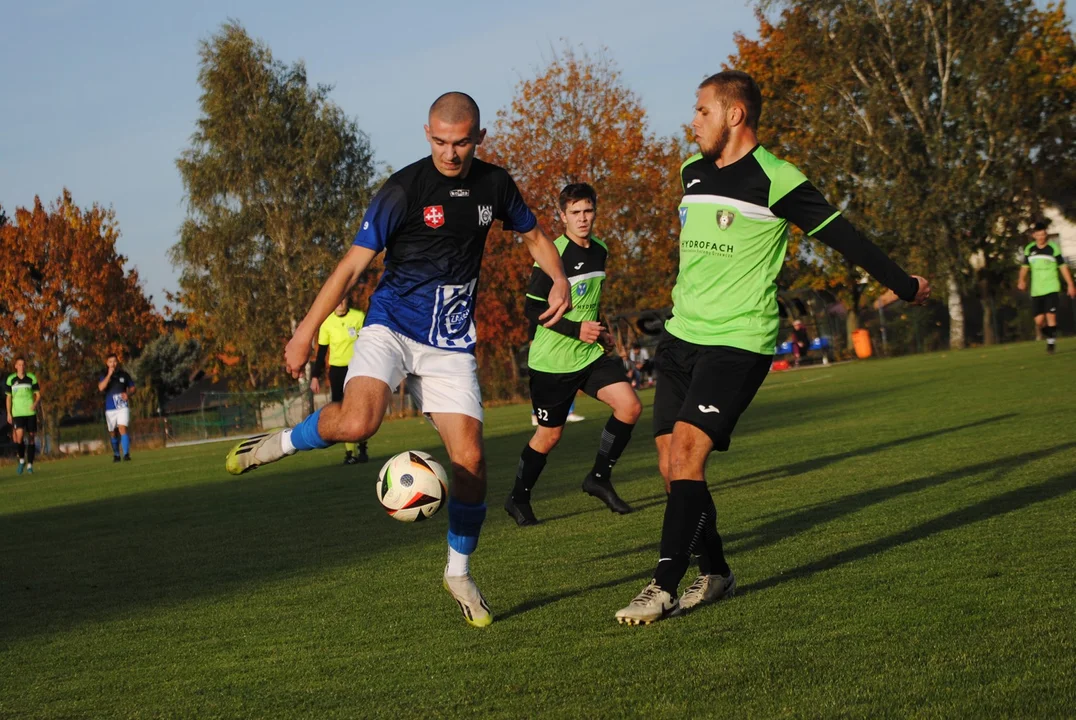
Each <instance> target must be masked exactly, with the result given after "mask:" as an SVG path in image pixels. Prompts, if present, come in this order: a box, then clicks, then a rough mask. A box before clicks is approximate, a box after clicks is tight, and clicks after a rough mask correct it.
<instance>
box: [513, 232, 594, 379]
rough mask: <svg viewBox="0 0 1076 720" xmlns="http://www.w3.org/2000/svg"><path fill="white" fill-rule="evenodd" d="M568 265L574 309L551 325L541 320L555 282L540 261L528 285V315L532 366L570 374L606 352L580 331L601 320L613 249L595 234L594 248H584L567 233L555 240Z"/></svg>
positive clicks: (537, 368)
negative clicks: (585, 339) (600, 307)
mask: <svg viewBox="0 0 1076 720" xmlns="http://www.w3.org/2000/svg"><path fill="white" fill-rule="evenodd" d="M553 244H554V245H556V247H557V251H558V252H559V253H560V259H561V262H562V263H563V264H564V274H565V275H567V276H568V284H569V285H571V287H572V291H571V292H572V309H571V310H569V311H568V312H566V313H565V314H564V317H563V318H562V319H561V320H560V321H559V322H557V324H556V325H554V326H553V327H551V328H547V327H543V326H542V325H541V323H539V322H538V315H540V314H541V313H543V312H545V310H546V309H547V308H548V307H549V304H548V298H549V291H550V290H551V289H552V287H553V281H552V280H551V279H550V277H549V276H548V275H546V274H545V272H543V271H542V269H541V268H540V267H538V264H537V263H535V265H534V271H533V272H532V273H531V281H530V285H528V286H527V317H528V318H529V319H530V321H531V331H532V342H531V349H530V356H529V359H528V365H529V366H530V367H531V368H533V369H535V370H539V371H541V372H548V373H570V372H575V371H577V370H582V369H583V368H585V367H586V366H587V365H590V364H591V363H592V362H594V361H595V360H597V359H598V358H600V357H601V356H602V355H604V354H605V349H604V348H602V346H601V344H600V343H585V342H583V341H582V340H580V339H579V330H580V328H581V327H582V324H583V322H585V321H588V320H590V321H596V320H597V319H598V304H599V303H600V302H601V296H602V283H603V282H604V281H605V259H606V257H607V256H608V254H609V249H608V248H607V247H606V246H605V243H603V242H602V241H601V240H599V239H598V238H596V237H593V236H591V238H590V247H583V246H582V245H577V244H576V243H574V242H572V241H571V240H569V239H568V238H567V237H565V236H564V235H561V236H560V237H559V238H557V239H556V240H554V241H553Z"/></svg>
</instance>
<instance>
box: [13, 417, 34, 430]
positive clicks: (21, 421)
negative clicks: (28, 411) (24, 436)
mask: <svg viewBox="0 0 1076 720" xmlns="http://www.w3.org/2000/svg"><path fill="white" fill-rule="evenodd" d="M11 419H12V421H13V422H12V424H11V426H12V427H13V428H15V429H16V430H25V431H26V432H32V433H35V432H37V415H16V416H15V417H13V418H11Z"/></svg>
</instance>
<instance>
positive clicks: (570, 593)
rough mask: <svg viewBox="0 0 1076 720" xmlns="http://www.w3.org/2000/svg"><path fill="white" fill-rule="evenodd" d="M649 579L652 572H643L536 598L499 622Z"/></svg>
mask: <svg viewBox="0 0 1076 720" xmlns="http://www.w3.org/2000/svg"><path fill="white" fill-rule="evenodd" d="M648 579H650V571H649V570H644V571H642V572H637V573H635V574H634V575H628V576H627V577H622V578H617V579H616V580H607V581H606V582H603V583H598V584H597V585H591V586H589V587H585V588H576V589H573V590H565V591H563V592H559V593H553V594H552V595H545V596H543V597H539V598H534V599H533V600H526V601H524V602H522V603H520V604H519V605H516V606H515V607H514V608H509V609H508V611H506V612H503V613H498V614H497V620H498V621H499V622H503V621H505V620H508V619H509V618H511V617H513V616H515V615H522V614H523V613H525V612H529V611H531V610H537V609H538V608H541V607H545V606H546V605H552V604H553V603H555V602H560V601H561V600H567V599H568V598H571V597H577V596H579V595H584V594H586V593H588V592H593V591H595V590H604V589H605V588H611V587H616V586H617V585H622V584H623V583H626V582H631V581H632V580H635V581H640V582H641V581H643V580H648Z"/></svg>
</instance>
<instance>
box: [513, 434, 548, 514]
mask: <svg viewBox="0 0 1076 720" xmlns="http://www.w3.org/2000/svg"><path fill="white" fill-rule="evenodd" d="M546 457H547V456H546V455H545V453H540V452H538V451H537V450H535V449H534V448H532V447H531V446H530V443H527V444H526V445H524V446H523V452H522V453H520V455H519V467H517V468H516V484H515V487H513V488H512V499H513V500H515V501H516V502H521V503H530V501H531V489H532V488H533V487H534V484H535V483H536V482H538V476H539V475H541V474H542V469H543V468H544V467H545V460H546Z"/></svg>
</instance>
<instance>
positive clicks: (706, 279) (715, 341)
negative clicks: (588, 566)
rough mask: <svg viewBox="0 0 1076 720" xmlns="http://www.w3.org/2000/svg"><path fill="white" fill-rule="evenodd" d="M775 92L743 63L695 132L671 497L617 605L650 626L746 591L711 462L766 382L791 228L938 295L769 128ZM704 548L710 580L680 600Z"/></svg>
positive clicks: (711, 87)
mask: <svg viewBox="0 0 1076 720" xmlns="http://www.w3.org/2000/svg"><path fill="white" fill-rule="evenodd" d="M761 113H762V94H761V93H760V92H759V89H758V85H756V84H755V81H754V80H753V79H751V76H749V75H747V74H745V73H742V72H738V71H735V70H727V71H725V72H720V73H718V74H716V75H713V76H711V77H709V78H707V79H706V80H704V81H703V82H702V84H701V85H700V86H699V89H698V93H697V98H696V103H695V118H694V120H693V121H692V123H691V125H692V129H693V130H694V131H695V139H696V141H697V142H698V144H699V150H700V151H701V152H700V153H699V154H697V155H695V156H693V157H691V158H689V159H688V160H687V162H685V163H684V164H683V165H682V166H681V168H680V182H681V187H682V188H683V199H682V200H681V202H680V208H679V211H680V271H679V273H678V275H677V277H676V285H675V286H674V287H673V291H672V300H673V315H672V318H671V319H670V320H669V321H668V322H667V323H666V325H665V333H664V335H663V336H662V338H661V341H660V343H659V345H658V350H657V359H656V360H655V371H656V374H657V388H656V390H655V393H654V439H655V442H656V443H657V448H658V467H659V469H660V471H661V474H662V476H663V477H664V478H665V482H666V487H667V489H668V491H669V498H668V501H667V502H666V504H665V519H664V523H663V525H662V530H661V554H660V556H659V560H658V564H657V567H656V568H655V570H654V575H653V580H651V581H650V582H649V583H648V584H647V586H646V587H645V588H643V590H642V592H640V593H639V594H638V595H637V596H636V597H635V599H634V600H632V601H631V603H630V604H629V605H628V606H627V607H625V608H622V609H621V610H619V611H618V612H617V613H616V619H617V621H618V622H621V623H627V624H629V625H639V624H648V623H652V622H654V621H657V620H661V619H663V618H666V617H669V616H671V615H676V614H678V613H679V612H681V611H683V610H688V609H691V608H693V607H695V606H697V605H700V604H702V603H710V602H715V601H717V600H720V599H721V598H723V597H728V596H729V595H732V594H733V593H734V592H735V590H736V578H735V576H734V575H733V574H732V570H731V569H730V568H729V565H728V563H727V562H726V561H725V555H724V551H723V548H722V544H721V536H720V535H719V534H718V532H717V510H716V508H715V506H714V500H713V497H712V496H711V495H710V491H709V489H708V488H707V487H706V480H705V476H704V468H705V466H706V459H707V458H708V457H709V455H710V453H711V452H712V451H714V450H717V451H719V452H722V451H725V450H728V449H729V442H730V440H731V436H732V431H733V428H734V427H735V426H736V421H737V420H738V419H739V417H740V415H741V414H742V413H743V411H744V410H746V409H747V406H748V405H749V404H750V403H751V400H752V399H753V398H754V397H755V393H756V392H757V391H758V388H759V386H761V385H762V381H763V380H764V379H765V378H766V373H767V372H768V371H769V368H770V362H771V361H772V360H773V352H774V349H775V346H776V345H777V332H778V326H779V317H778V310H777V285H776V284H775V280H776V279H777V274H778V273H779V272H780V270H781V266H782V265H783V264H784V260H785V251H786V249H787V245H788V224H789V223H792V224H794V225H796V226H797V227H799V228H800V229H802V230H803V231H804V232H806V233H807V234H808V235H810V236H811V237H814V238H817V239H818V240H820V241H821V242H823V243H825V244H826V245H828V246H830V247H832V248H833V249H835V250H837V251H838V252H840V253H841V254H842V255H844V257H845V258H847V259H848V260H849V261H851V262H853V263H855V264H856V265H858V266H860V267H861V268H863V269H864V270H866V271H867V272H869V273H870V274H871V275H873V276H874V277H875V278H876V279H877V280H878V281H879V282H881V283H882V284H883V285H885V286H886V287H888V288H890V289H892V290H893V291H894V292H895V293H896V294H897V296H898V297H900V298H901V299H902V300H905V301H908V302H920V303H921V302H923V301H925V300H926V299H927V298H928V297H929V296H930V285H929V283H927V281H926V280H924V279H923V278H920V277H916V276H909V275H908V274H907V273H905V272H904V270H902V269H901V268H900V267H899V266H898V265H897V264H896V263H894V262H893V261H892V260H890V259H889V258H888V257H887V256H886V255H885V253H883V252H882V251H881V250H879V249H878V248H877V247H876V246H875V245H874V244H873V243H871V242H870V241H869V240H867V239H866V238H864V237H863V236H862V235H860V234H859V232H857V231H856V229H855V228H854V227H853V226H852V224H851V223H850V222H848V220H846V219H845V218H844V217H843V216H842V215H841V212H840V211H839V210H837V209H836V208H834V207H833V206H832V205H830V204H829V202H827V201H826V199H825V198H824V197H823V196H822V193H820V192H819V191H818V190H817V189H815V187H814V185H812V184H811V183H810V182H809V181H808V180H807V178H806V177H804V175H803V173H801V172H800V171H799V170H797V169H796V167H795V166H794V165H792V164H790V163H788V162H785V161H783V160H779V159H777V158H776V157H774V156H773V155H771V154H770V153H769V152H767V151H766V149H765V148H763V147H762V146H761V145H759V143H758V139H757V137H756V135H755V133H756V131H757V129H758V120H759V116H760V115H761ZM692 555H695V556H698V558H699V575H698V577H697V578H696V579H695V581H694V582H693V583H692V584H691V585H690V586H689V587H688V588H687V590H686V591H685V592H684V594H683V595H682V596H681V597H679V598H677V593H678V592H679V590H678V587H679V584H680V581H681V580H682V579H683V577H684V574H685V573H686V572H687V568H688V565H689V561H690V558H691V556H692Z"/></svg>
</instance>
